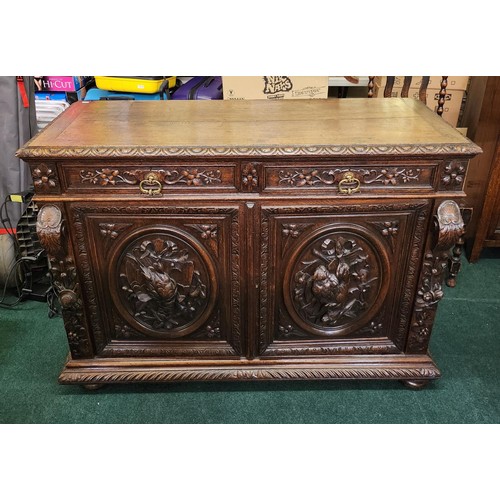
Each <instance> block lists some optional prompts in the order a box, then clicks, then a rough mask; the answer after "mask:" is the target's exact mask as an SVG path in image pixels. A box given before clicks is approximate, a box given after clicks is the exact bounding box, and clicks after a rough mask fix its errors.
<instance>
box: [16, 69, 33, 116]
mask: <svg viewBox="0 0 500 500" xmlns="http://www.w3.org/2000/svg"><path fill="white" fill-rule="evenodd" d="M16 78H17V88H18V89H19V94H20V95H21V99H22V100H23V106H24V107H25V108H29V107H30V102H29V99H28V94H27V93H26V86H25V85H24V78H23V77H22V76H16Z"/></svg>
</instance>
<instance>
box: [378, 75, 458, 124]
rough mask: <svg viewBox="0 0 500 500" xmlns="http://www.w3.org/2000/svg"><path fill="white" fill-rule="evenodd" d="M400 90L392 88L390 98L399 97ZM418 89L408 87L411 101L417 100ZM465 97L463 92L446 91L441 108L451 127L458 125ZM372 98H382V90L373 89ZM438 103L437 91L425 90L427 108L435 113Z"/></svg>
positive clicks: (379, 88) (381, 88) (380, 88)
mask: <svg viewBox="0 0 500 500" xmlns="http://www.w3.org/2000/svg"><path fill="white" fill-rule="evenodd" d="M401 90H402V89H401V88H396V87H394V88H393V89H392V93H391V97H401ZM418 94H419V88H418V87H410V89H409V91H408V97H409V98H413V99H418ZM464 95H465V91H464V90H448V89H446V96H445V103H444V107H443V115H442V116H443V119H444V120H445V121H447V122H448V123H449V124H450V125H451V126H452V127H456V126H457V124H458V118H459V116H460V110H461V109H462V101H463V98H464ZM374 97H377V98H380V97H381V98H383V97H384V88H383V87H378V86H377V85H376V86H375V88H374ZM438 101H439V90H437V89H427V107H428V108H430V109H432V110H433V111H437V108H438Z"/></svg>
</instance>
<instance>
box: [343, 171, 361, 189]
mask: <svg viewBox="0 0 500 500" xmlns="http://www.w3.org/2000/svg"><path fill="white" fill-rule="evenodd" d="M360 185H361V182H359V179H356V177H354V174H353V173H352V172H346V173H345V174H344V178H343V179H342V180H341V181H340V182H339V193H342V194H353V193H359V192H360V191H361V190H360V189H359V186H360Z"/></svg>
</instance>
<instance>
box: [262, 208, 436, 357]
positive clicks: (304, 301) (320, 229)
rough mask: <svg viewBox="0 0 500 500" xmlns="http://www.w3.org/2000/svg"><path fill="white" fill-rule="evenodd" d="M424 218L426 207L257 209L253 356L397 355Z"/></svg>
mask: <svg viewBox="0 0 500 500" xmlns="http://www.w3.org/2000/svg"><path fill="white" fill-rule="evenodd" d="M428 213H429V202H428V201H415V202H413V201H412V202H404V203H394V204H390V205H387V204H373V205H364V206H362V205H355V204H344V205H339V206H327V205H324V206H314V207H308V208H292V207H285V206H284V207H263V208H262V211H261V226H262V230H261V232H262V237H261V262H260V266H261V268H260V324H259V340H258V352H259V353H260V354H263V355H264V356H273V355H284V354H290V355H294V354H296V355H306V354H311V355H317V354H326V355H327V354H339V353H354V354H356V353H374V354H375V353H395V352H400V351H401V350H402V349H403V348H404V342H405V338H406V335H407V329H408V322H409V319H410V318H409V315H410V314H411V304H412V300H413V296H414V293H415V287H416V280H417V277H418V276H417V274H418V272H417V269H418V266H419V262H420V258H421V252H422V248H421V247H422V242H423V240H424V239H425V237H424V233H425V229H426V224H427V217H428Z"/></svg>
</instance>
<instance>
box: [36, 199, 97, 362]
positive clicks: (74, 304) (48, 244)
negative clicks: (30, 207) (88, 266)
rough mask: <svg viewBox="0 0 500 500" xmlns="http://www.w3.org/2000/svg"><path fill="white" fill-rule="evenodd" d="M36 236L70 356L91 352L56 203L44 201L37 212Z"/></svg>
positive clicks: (76, 281)
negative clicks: (45, 257)
mask: <svg viewBox="0 0 500 500" xmlns="http://www.w3.org/2000/svg"><path fill="white" fill-rule="evenodd" d="M36 230H37V234H38V238H39V240H40V243H41V244H42V246H43V247H44V248H45V249H46V250H47V254H48V256H49V262H50V271H51V274H52V284H53V286H54V288H55V290H56V292H57V294H58V296H59V301H60V303H61V310H62V316H63V320H64V327H65V329H66V333H67V336H68V343H69V347H70V350H71V355H72V357H73V358H86V357H91V356H92V346H91V343H90V339H89V335H88V332H87V328H86V322H85V316H84V311H83V301H82V298H81V293H80V284H79V282H78V277H77V272H76V265H75V261H74V258H73V254H72V251H71V249H70V248H69V246H68V243H67V237H66V234H65V229H64V219H63V216H62V213H61V210H60V209H59V207H57V206H55V205H45V206H43V207H42V208H41V209H40V211H39V212H38V219H37V224H36Z"/></svg>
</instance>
